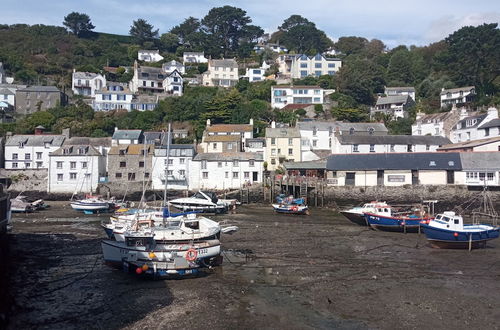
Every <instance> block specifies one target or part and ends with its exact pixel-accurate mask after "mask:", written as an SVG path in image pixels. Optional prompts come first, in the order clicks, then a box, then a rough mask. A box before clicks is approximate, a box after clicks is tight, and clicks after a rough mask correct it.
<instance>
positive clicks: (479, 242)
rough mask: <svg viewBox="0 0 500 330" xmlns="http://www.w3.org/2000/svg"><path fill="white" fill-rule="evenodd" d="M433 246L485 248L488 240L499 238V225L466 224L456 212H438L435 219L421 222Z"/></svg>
mask: <svg viewBox="0 0 500 330" xmlns="http://www.w3.org/2000/svg"><path fill="white" fill-rule="evenodd" d="M421 226H422V229H423V231H424V234H425V236H426V237H427V239H428V240H429V243H430V244H431V246H432V247H435V248H444V249H469V250H470V249H475V248H483V247H485V246H486V242H488V241H490V240H492V239H495V238H498V236H499V229H500V228H499V227H498V226H497V227H495V226H490V225H483V224H466V225H464V222H463V218H462V217H461V216H460V215H456V214H455V212H444V213H443V214H438V215H437V216H436V217H435V218H434V219H429V220H427V221H425V222H422V223H421Z"/></svg>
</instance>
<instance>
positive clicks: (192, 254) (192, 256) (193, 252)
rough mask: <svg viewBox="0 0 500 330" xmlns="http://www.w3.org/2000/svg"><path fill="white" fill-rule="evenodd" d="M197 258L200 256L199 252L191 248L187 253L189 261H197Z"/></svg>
mask: <svg viewBox="0 0 500 330" xmlns="http://www.w3.org/2000/svg"><path fill="white" fill-rule="evenodd" d="M197 256H198V251H196V250H195V249H193V248H190V249H189V250H187V251H186V260H187V261H195V260H196V257H197Z"/></svg>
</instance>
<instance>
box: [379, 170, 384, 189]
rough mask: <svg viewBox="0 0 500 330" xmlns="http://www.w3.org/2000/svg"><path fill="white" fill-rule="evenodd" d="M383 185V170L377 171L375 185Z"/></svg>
mask: <svg viewBox="0 0 500 330" xmlns="http://www.w3.org/2000/svg"><path fill="white" fill-rule="evenodd" d="M383 185H384V170H378V171H377V186H383Z"/></svg>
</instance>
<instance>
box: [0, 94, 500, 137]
mask: <svg viewBox="0 0 500 330" xmlns="http://www.w3.org/2000/svg"><path fill="white" fill-rule="evenodd" d="M0 94H1V93H0ZM491 127H500V118H497V119H492V120H490V121H489V122H487V123H484V124H483V125H481V126H480V127H479V129H484V128H491Z"/></svg>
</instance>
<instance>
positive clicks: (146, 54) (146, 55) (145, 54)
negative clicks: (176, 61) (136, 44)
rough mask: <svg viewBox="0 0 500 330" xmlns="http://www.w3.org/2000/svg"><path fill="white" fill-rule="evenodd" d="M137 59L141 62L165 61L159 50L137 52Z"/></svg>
mask: <svg viewBox="0 0 500 330" xmlns="http://www.w3.org/2000/svg"><path fill="white" fill-rule="evenodd" d="M137 58H138V59H139V61H144V62H160V61H161V60H163V56H161V55H160V51H159V50H158V49H155V50H145V49H141V50H139V51H138V52H137Z"/></svg>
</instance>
